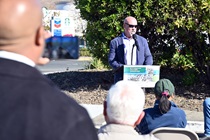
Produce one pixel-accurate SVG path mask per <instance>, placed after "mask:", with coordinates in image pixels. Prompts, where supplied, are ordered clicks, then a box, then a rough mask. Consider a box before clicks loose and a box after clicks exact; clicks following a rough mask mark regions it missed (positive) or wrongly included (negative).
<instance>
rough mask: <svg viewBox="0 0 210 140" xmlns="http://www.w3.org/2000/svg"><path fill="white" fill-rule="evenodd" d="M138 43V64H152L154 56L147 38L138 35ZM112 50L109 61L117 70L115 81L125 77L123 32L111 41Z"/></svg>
mask: <svg viewBox="0 0 210 140" xmlns="http://www.w3.org/2000/svg"><path fill="white" fill-rule="evenodd" d="M137 43H138V46H139V49H136V56H137V65H152V64H153V58H152V54H151V52H150V49H149V46H148V43H147V40H146V39H145V38H143V37H142V36H139V35H137ZM109 48H110V50H109V57H108V61H109V64H110V66H111V67H112V68H113V69H114V71H115V83H116V82H117V81H119V80H122V79H123V70H122V66H123V65H126V61H125V58H124V48H125V46H124V44H123V34H121V35H120V36H118V37H116V38H114V39H113V40H111V42H110V47H109Z"/></svg>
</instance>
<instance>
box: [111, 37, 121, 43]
mask: <svg viewBox="0 0 210 140" xmlns="http://www.w3.org/2000/svg"><path fill="white" fill-rule="evenodd" d="M121 38H122V36H121V35H120V36H117V37H115V38H113V39H112V40H111V42H113V41H118V40H120V39H121Z"/></svg>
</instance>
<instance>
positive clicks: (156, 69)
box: [123, 65, 160, 88]
mask: <svg viewBox="0 0 210 140" xmlns="http://www.w3.org/2000/svg"><path fill="white" fill-rule="evenodd" d="M123 70H124V71H123V80H129V81H136V82H138V83H139V85H140V86H141V87H145V88H146V87H147V88H152V87H154V86H155V83H156V82H157V81H158V80H159V79H160V66H157V65H124V69H123Z"/></svg>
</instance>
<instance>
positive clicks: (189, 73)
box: [182, 69, 198, 86]
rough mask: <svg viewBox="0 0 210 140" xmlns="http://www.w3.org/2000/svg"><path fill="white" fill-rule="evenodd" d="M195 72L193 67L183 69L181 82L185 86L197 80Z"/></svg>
mask: <svg viewBox="0 0 210 140" xmlns="http://www.w3.org/2000/svg"><path fill="white" fill-rule="evenodd" d="M197 75H198V74H197V72H196V71H195V70H194V69H187V70H185V71H184V76H183V78H182V82H183V84H184V85H186V86H190V85H193V84H195V83H196V80H197Z"/></svg>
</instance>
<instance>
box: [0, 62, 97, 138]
mask: <svg viewBox="0 0 210 140" xmlns="http://www.w3.org/2000/svg"><path fill="white" fill-rule="evenodd" d="M0 80H1V82H0V140H68V139H69V140H97V139H98V138H97V134H96V132H95V128H94V125H93V123H92V121H91V119H90V117H89V115H88V113H87V111H86V110H85V109H84V108H83V107H81V106H80V105H78V104H77V103H76V102H75V101H74V100H73V99H72V98H69V97H68V96H67V95H65V94H64V93H62V92H60V89H58V88H57V87H56V86H55V85H54V84H53V83H52V82H51V81H50V80H49V79H47V78H46V77H44V76H43V75H42V74H41V73H40V72H39V71H38V70H37V69H36V68H33V67H30V66H28V65H26V64H23V63H20V62H16V61H12V60H7V59H2V58H0Z"/></svg>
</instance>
